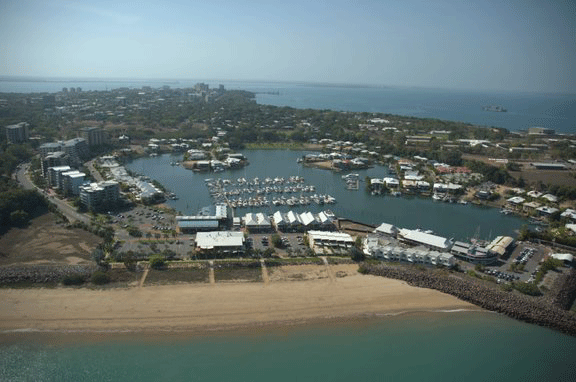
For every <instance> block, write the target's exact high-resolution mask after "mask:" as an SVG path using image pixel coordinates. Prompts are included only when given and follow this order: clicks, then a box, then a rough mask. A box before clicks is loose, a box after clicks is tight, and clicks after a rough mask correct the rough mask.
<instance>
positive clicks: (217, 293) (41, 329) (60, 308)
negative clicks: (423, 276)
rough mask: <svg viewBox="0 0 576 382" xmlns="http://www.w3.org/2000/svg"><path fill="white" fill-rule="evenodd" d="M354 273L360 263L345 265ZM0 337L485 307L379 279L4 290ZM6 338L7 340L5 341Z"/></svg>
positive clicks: (295, 322)
mask: <svg viewBox="0 0 576 382" xmlns="http://www.w3.org/2000/svg"><path fill="white" fill-rule="evenodd" d="M343 267H347V268H349V269H350V270H352V269H353V268H356V267H357V266H356V265H347V266H343ZM0 299H2V301H3V304H2V308H0V339H2V338H5V339H6V337H12V338H13V337H19V336H20V337H22V336H25V335H26V334H30V333H32V334H35V335H36V334H42V333H44V334H45V333H49V332H56V333H64V332H70V333H74V332H75V333H82V332H86V331H92V332H90V333H98V332H99V333H100V334H102V333H103V334H106V332H109V333H113V334H114V335H117V334H119V333H121V332H122V331H125V332H128V333H130V332H132V333H165V332H180V333H181V332H189V333H191V334H192V335H198V334H202V333H211V332H230V331H232V332H235V331H238V330H240V332H243V331H246V330H253V329H256V331H259V330H262V329H264V330H266V329H267V328H274V327H284V328H286V327H295V326H302V325H303V326H308V325H313V324H314V323H324V324H325V323H329V322H357V321H363V320H366V318H371V317H374V318H376V317H381V316H393V315H398V314H413V313H423V312H434V311H454V310H456V311H459V310H462V309H464V310H474V311H484V310H483V309H481V308H479V307H478V306H475V305H473V304H470V303H468V302H465V301H461V300H459V299H457V298H455V297H453V296H450V295H448V294H444V293H441V292H438V291H435V290H431V289H424V288H417V287H413V286H410V285H408V284H407V283H405V282H403V281H398V280H392V279H385V278H382V277H378V276H366V275H361V274H351V275H349V276H347V277H343V278H338V279H332V278H323V279H314V280H306V281H277V282H271V283H270V284H266V285H264V284H259V283H242V282H234V283H223V284H216V285H190V284H174V285H166V286H149V287H142V288H128V289H119V290H114V289H111V290H85V289H69V288H59V289H44V290H34V289H3V290H0ZM2 342H3V341H2Z"/></svg>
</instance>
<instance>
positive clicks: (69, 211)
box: [16, 163, 90, 224]
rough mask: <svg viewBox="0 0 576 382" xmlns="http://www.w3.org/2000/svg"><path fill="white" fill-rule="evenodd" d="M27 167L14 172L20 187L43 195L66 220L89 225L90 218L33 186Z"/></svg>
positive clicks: (22, 166)
mask: <svg viewBox="0 0 576 382" xmlns="http://www.w3.org/2000/svg"><path fill="white" fill-rule="evenodd" d="M29 167H30V163H25V164H23V165H21V166H20V167H19V168H18V170H17V171H16V179H17V180H18V182H19V183H20V184H21V185H22V187H24V189H26V190H37V191H38V192H40V193H41V194H44V196H46V198H47V199H48V200H49V201H51V202H52V203H54V204H55V205H56V207H58V209H59V210H60V212H62V214H64V216H66V217H67V218H68V220H70V221H74V220H79V221H81V222H84V223H86V224H89V223H90V217H88V216H86V215H84V214H81V213H78V212H77V211H76V209H75V208H74V207H72V206H70V205H69V204H68V203H66V202H65V201H63V200H60V199H58V198H56V197H54V196H50V195H47V194H45V193H44V191H43V190H41V189H40V188H38V187H36V186H35V185H34V183H32V181H31V180H30V177H29V176H28V168H29Z"/></svg>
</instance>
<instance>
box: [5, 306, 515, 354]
mask: <svg viewBox="0 0 576 382" xmlns="http://www.w3.org/2000/svg"><path fill="white" fill-rule="evenodd" d="M474 308H475V309H474ZM474 308H473V309H468V308H458V307H455V309H449V307H446V309H434V310H413V311H399V312H390V313H363V314H357V315H346V316H326V317H318V318H311V319H295V320H279V321H269V322H252V323H248V324H243V325H222V326H205V327H197V328H155V329H144V330H92V329H86V330H67V329H61V330H56V329H54V330H53V329H45V330H40V329H33V328H28V329H14V330H10V329H9V330H5V331H0V347H1V346H3V345H10V344H15V343H25V342H34V343H40V344H42V343H44V344H50V345H69V344H86V343H108V342H125V341H153V342H157V341H170V342H178V341H187V340H189V339H192V338H194V339H205V338H221V337H224V338H229V337H261V336H285V335H289V334H292V333H297V332H303V331H310V330H312V331H315V330H326V329H342V330H348V329H351V328H353V329H360V330H362V329H363V328H367V327H370V326H372V325H378V324H381V323H383V322H385V321H388V320H398V324H399V325H401V324H402V322H403V320H405V319H412V318H423V317H425V318H426V319H431V320H433V321H434V320H444V319H447V318H448V317H452V315H453V314H474V315H476V314H482V315H484V314H486V315H488V314H497V315H498V316H501V317H505V316H504V315H501V314H498V313H494V312H490V311H487V310H484V309H481V308H479V307H474ZM468 318H469V317H466V318H464V319H468ZM514 321H516V320H514Z"/></svg>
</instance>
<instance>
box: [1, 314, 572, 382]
mask: <svg viewBox="0 0 576 382" xmlns="http://www.w3.org/2000/svg"><path fill="white" fill-rule="evenodd" d="M62 337H63V338H65V343H61V342H60V341H59V342H58V343H56V344H51V343H50V341H49V340H47V339H49V338H50V337H49V336H48V337H46V336H45V337H39V336H38V335H33V334H32V335H30V336H29V337H27V338H26V339H24V340H20V341H17V342H15V343H6V344H4V345H0V380H2V381H59V382H65V381H75V382H76V381H296V380H298V381H351V380H355V381H385V380H387V381H423V380H425V381H445V382H447V381H462V380H465V381H470V382H474V381H491V382H492V381H494V382H498V381H506V382H508V381H524V382H531V381H534V382H541V381H555V382H563V381H566V382H572V381H574V380H575V379H576V368H575V367H574V354H576V339H575V338H573V337H568V336H566V335H563V334H560V333H556V332H553V331H551V330H549V329H545V328H540V327H535V326H531V325H528V324H525V323H521V322H517V321H514V320H511V319H508V318H506V317H503V316H499V315H496V314H492V313H479V312H451V313H427V314H426V313H423V314H411V315H401V316H397V317H385V318H382V319H381V320H378V321H373V320H370V321H368V322H361V323H358V324H352V325H350V324H348V325H345V326H344V325H337V324H336V325H334V324H332V325H329V326H324V327H322V326H318V325H315V326H309V327H292V328H278V329H274V330H262V329H257V330H255V331H253V332H250V331H245V332H242V333H237V334H230V333H228V334H225V335H218V334H211V335H207V336H189V335H186V334H184V333H182V334H176V335H175V334H173V333H172V334H166V335H165V337H162V335H159V336H156V337H154V338H152V339H150V338H146V337H141V336H138V335H137V334H135V335H117V336H115V337H110V336H103V337H102V338H100V339H98V338H97V337H96V338H95V337H94V336H92V337H91V338H90V337H89V338H90V339H88V340H84V339H83V337H81V336H78V335H71V336H69V337H68V338H67V337H66V335H62Z"/></svg>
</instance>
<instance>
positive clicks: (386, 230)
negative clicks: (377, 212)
mask: <svg viewBox="0 0 576 382" xmlns="http://www.w3.org/2000/svg"><path fill="white" fill-rule="evenodd" d="M374 232H375V233H382V234H384V235H388V236H392V237H396V235H398V228H396V226H393V225H392V224H388V223H382V224H380V225H379V226H378V227H376V229H375V230H374Z"/></svg>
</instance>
